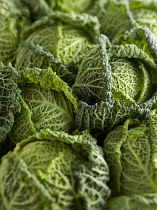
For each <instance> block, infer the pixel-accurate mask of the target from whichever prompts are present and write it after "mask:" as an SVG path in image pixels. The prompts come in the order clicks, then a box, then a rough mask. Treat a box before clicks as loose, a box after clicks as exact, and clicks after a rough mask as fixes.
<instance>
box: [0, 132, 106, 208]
mask: <svg viewBox="0 0 157 210" xmlns="http://www.w3.org/2000/svg"><path fill="white" fill-rule="evenodd" d="M76 133H77V132H76ZM76 133H75V134H74V135H69V134H67V133H64V132H55V131H50V130H48V129H47V130H42V131H40V132H39V133H35V134H34V135H33V136H30V137H29V138H28V139H27V140H24V141H21V142H20V143H19V144H17V145H16V148H15V149H14V151H13V152H9V153H8V154H7V155H6V156H4V157H3V159H2V163H1V167H0V182H1V185H0V209H3V210H4V209H9V208H10V209H16V210H18V209H19V210H21V209H47V210H48V209H55V210H57V209H58V210H59V209H65V210H67V209H93V210H94V209H100V210H101V209H102V208H103V206H104V205H105V203H106V200H107V199H108V197H109V196H110V190H109V188H108V186H107V185H106V182H107V181H108V179H109V170H108V166H107V164H106V162H105V160H104V158H103V152H102V148H100V147H99V146H97V144H96V140H95V139H94V138H93V137H92V136H91V135H90V134H89V133H88V132H87V131H85V132H83V133H78V134H76Z"/></svg>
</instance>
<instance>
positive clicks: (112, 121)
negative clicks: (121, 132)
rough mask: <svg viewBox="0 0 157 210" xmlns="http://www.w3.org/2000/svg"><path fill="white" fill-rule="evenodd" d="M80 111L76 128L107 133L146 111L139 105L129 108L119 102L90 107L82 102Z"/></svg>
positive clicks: (97, 104) (76, 119)
mask: <svg viewBox="0 0 157 210" xmlns="http://www.w3.org/2000/svg"><path fill="white" fill-rule="evenodd" d="M79 105H80V109H79V111H78V112H77V114H76V118H75V122H76V127H77V128H78V129H80V130H84V129H89V130H100V131H103V132H105V133H107V132H108V131H109V130H111V129H112V128H113V127H115V126H116V125H118V124H119V123H122V122H124V121H125V119H127V118H128V117H129V116H135V115H141V114H143V113H144V112H145V111H146V110H144V109H140V108H139V106H137V105H132V106H127V107H126V105H125V104H123V103H121V102H120V101H118V100H115V101H114V102H113V103H107V102H101V103H96V104H95V105H88V104H87V103H85V102H80V103H79Z"/></svg>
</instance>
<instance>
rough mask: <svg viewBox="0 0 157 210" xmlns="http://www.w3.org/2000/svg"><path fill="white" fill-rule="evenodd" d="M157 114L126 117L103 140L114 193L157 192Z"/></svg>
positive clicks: (128, 194) (130, 194) (129, 194)
mask: <svg viewBox="0 0 157 210" xmlns="http://www.w3.org/2000/svg"><path fill="white" fill-rule="evenodd" d="M156 140H157V115H156V114H155V111H154V110H152V111H150V112H149V114H148V118H147V119H145V120H141V119H127V120H126V121H125V123H124V124H123V125H119V126H117V127H116V128H114V129H113V130H112V131H111V132H109V133H108V135H107V137H106V138H105V140H104V146H103V149H104V153H105V159H106V161H107V163H108V165H109V168H110V178H111V179H110V184H109V186H110V187H111V190H112V194H113V195H114V196H115V195H127V196H132V195H134V194H139V195H143V194H144V193H155V194H156V193H157V162H156V160H157V159H156V158H157V144H156Z"/></svg>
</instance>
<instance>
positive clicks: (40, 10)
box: [21, 0, 51, 21]
mask: <svg viewBox="0 0 157 210" xmlns="http://www.w3.org/2000/svg"><path fill="white" fill-rule="evenodd" d="M21 2H22V3H23V4H24V5H27V6H28V8H29V10H30V14H31V19H32V20H33V21H34V20H37V19H39V18H41V17H42V16H45V15H47V14H48V13H49V12H51V9H50V8H49V6H48V4H47V3H46V1H45V0H31V1H29V0H21Z"/></svg>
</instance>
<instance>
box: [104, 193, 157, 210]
mask: <svg viewBox="0 0 157 210" xmlns="http://www.w3.org/2000/svg"><path fill="white" fill-rule="evenodd" d="M156 207H157V194H156V193H147V194H142V195H133V196H125V195H123V196H117V197H114V198H111V199H110V200H109V201H108V202H107V203H106V205H105V208H104V209H103V210H117V209H119V210H135V209H136V210H141V209H142V210H148V209H149V210H156Z"/></svg>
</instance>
